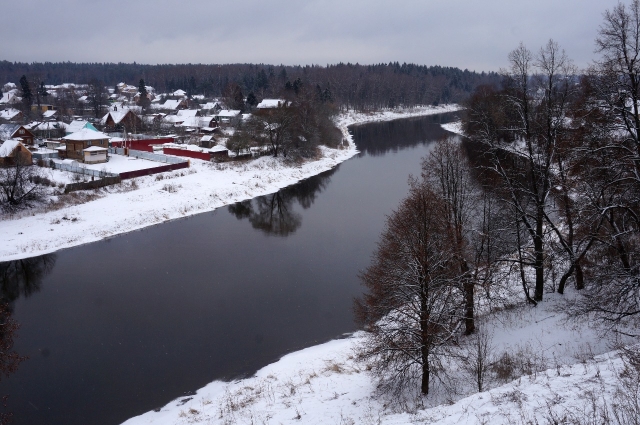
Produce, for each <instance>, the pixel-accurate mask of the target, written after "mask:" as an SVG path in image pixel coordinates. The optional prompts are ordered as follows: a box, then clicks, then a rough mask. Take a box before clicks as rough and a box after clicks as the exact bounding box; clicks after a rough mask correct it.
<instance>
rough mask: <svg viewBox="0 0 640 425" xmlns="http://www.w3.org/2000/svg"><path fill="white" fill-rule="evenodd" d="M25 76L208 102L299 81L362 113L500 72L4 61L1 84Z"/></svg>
mask: <svg viewBox="0 0 640 425" xmlns="http://www.w3.org/2000/svg"><path fill="white" fill-rule="evenodd" d="M22 75H26V76H27V78H28V79H29V81H42V82H44V83H45V84H47V85H49V84H62V83H79V84H86V83H89V82H90V81H101V82H103V83H104V84H105V85H108V86H115V85H116V84H117V83H119V82H127V83H129V84H132V83H135V82H137V81H139V80H140V79H141V78H142V79H144V81H145V82H146V84H148V85H151V86H153V87H154V88H155V89H156V90H157V91H158V92H159V93H162V92H170V91H174V90H177V89H182V90H185V91H186V92H187V93H188V94H190V95H192V94H204V95H205V96H206V97H216V96H222V95H223V93H224V90H225V88H226V87H228V86H229V85H230V84H238V85H239V86H240V88H241V89H242V92H243V93H244V94H245V95H246V94H248V93H254V94H255V96H257V97H258V98H264V97H273V96H277V95H278V94H279V93H280V91H281V90H282V89H283V88H284V87H285V85H286V84H287V82H295V81H296V80H299V81H300V82H302V83H303V84H304V85H306V86H307V87H309V86H311V87H319V88H320V89H321V90H322V91H323V92H326V93H327V94H328V95H330V96H331V99H332V100H333V101H334V102H335V103H337V104H338V105H339V106H340V107H343V108H347V109H357V110H371V109H378V108H381V107H397V106H414V105H430V104H434V105H437V104H440V103H452V102H460V101H462V100H464V99H465V98H467V97H468V96H469V94H470V93H471V92H472V91H473V90H474V89H475V88H476V87H477V86H478V85H482V84H491V83H495V82H497V81H499V77H498V75H497V74H496V73H484V72H482V73H477V72H471V71H468V70H466V69H465V70H461V69H458V68H452V67H442V66H423V65H415V64H406V63H403V64H400V63H398V62H395V63H391V62H390V63H388V64H377V65H359V64H350V63H347V64H344V63H339V64H337V65H328V66H317V65H306V66H284V65H277V66H274V65H265V64H227V65H204V64H182V65H169V64H162V65H142V64H136V63H135V62H134V63H132V64H127V63H72V62H56V63H52V62H44V63H35V62H34V63H31V64H29V63H21V62H9V61H0V81H4V82H13V83H16V84H18V81H19V80H20V78H21V77H22Z"/></svg>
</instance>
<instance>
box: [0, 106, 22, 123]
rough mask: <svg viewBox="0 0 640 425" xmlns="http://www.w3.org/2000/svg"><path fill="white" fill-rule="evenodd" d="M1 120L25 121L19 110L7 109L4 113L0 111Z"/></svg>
mask: <svg viewBox="0 0 640 425" xmlns="http://www.w3.org/2000/svg"><path fill="white" fill-rule="evenodd" d="M0 119H2V120H5V121H13V122H20V121H22V120H23V119H24V115H23V114H22V112H21V111H19V110H17V109H14V108H9V109H5V110H4V111H0Z"/></svg>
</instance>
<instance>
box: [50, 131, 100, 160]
mask: <svg viewBox="0 0 640 425" xmlns="http://www.w3.org/2000/svg"><path fill="white" fill-rule="evenodd" d="M62 141H63V142H64V144H65V149H64V150H63V151H59V155H60V156H64V157H65V158H67V159H74V160H76V161H81V162H86V163H90V164H95V163H99V162H107V161H108V159H107V148H108V147H109V136H107V135H106V134H104V133H101V132H99V131H95V130H92V129H90V128H83V129H82V130H80V131H76V132H75V133H73V134H70V135H68V136H65V137H63V138H62ZM94 147H97V148H99V149H89V148H94Z"/></svg>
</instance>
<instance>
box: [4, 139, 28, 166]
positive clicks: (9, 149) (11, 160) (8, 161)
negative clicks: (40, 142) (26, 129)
mask: <svg viewBox="0 0 640 425" xmlns="http://www.w3.org/2000/svg"><path fill="white" fill-rule="evenodd" d="M16 161H21V163H22V164H23V165H32V164H33V157H32V155H31V151H30V150H29V149H28V148H27V147H26V146H25V145H24V144H22V142H21V141H20V140H15V139H9V140H5V141H4V142H3V143H2V145H0V166H3V167H8V166H11V165H15V164H16Z"/></svg>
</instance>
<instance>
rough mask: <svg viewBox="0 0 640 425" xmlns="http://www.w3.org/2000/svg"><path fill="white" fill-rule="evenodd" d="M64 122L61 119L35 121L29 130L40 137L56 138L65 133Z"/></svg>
mask: <svg viewBox="0 0 640 425" xmlns="http://www.w3.org/2000/svg"><path fill="white" fill-rule="evenodd" d="M65 131H66V124H65V123H63V122H61V121H58V122H56V121H45V122H40V123H37V124H36V125H35V126H33V127H32V128H31V132H32V133H33V134H35V135H36V136H37V137H39V138H41V139H58V138H60V137H63V136H64V135H65Z"/></svg>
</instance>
